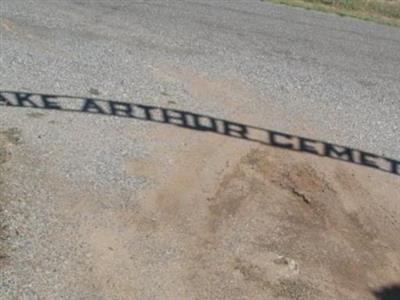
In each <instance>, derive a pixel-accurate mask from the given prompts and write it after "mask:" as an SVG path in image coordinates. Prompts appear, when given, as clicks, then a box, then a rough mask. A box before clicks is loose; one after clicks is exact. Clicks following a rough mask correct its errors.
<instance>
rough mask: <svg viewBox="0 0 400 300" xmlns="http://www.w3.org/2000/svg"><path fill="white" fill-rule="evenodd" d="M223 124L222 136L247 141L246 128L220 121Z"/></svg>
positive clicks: (241, 125)
mask: <svg viewBox="0 0 400 300" xmlns="http://www.w3.org/2000/svg"><path fill="white" fill-rule="evenodd" d="M222 122H223V124H224V134H225V135H229V136H233V137H239V138H242V139H247V126H246V125H243V124H239V123H232V122H229V121H225V120H223V121H222Z"/></svg>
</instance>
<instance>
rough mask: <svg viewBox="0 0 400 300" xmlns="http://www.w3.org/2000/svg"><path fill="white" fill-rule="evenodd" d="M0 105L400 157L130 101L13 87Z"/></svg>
mask: <svg viewBox="0 0 400 300" xmlns="http://www.w3.org/2000/svg"><path fill="white" fill-rule="evenodd" d="M71 100H74V101H71ZM0 106H6V107H25V108H33V109H44V110H58V111H66V112H80V113H88V114H99V115H108V116H116V117H123V118H132V119H137V120H142V121H150V122H155V123H162V124H168V125H174V126H178V127H183V128H187V129H192V130H196V131H203V132H212V133H216V134H221V135H225V136H229V137H233V138H238V139H243V140H247V141H252V142H257V143H260V144H263V145H268V146H272V147H278V148H281V149H286V150H292V151H297V152H302V153H307V154H313V155H317V156H321V157H328V158H331V159H336V160H341V161H344V162H348V163H353V164H358V165H362V166H365V167H370V168H374V169H377V170H380V171H384V172H388V173H392V174H395V175H400V161H398V160H395V159H392V158H388V157H384V156H380V155H377V154H373V153H369V152H365V151H362V150H358V149H354V148H350V147H346V146H342V145H337V144H333V143H329V142H325V141H321V140H315V139H311V138H307V137H302V136H297V135H293V134H289V133H284V132H279V131H275V130H270V129H265V128H260V127H256V126H251V125H247V124H242V123H237V122H233V121H228V120H224V119H218V118H214V117H211V116H208V115H202V114H197V113H193V112H189V111H183V110H177V109H171V108H164V107H158V106H148V105H143V104H137V103H132V102H121V101H113V100H104V99H94V98H85V97H74V96H66V95H52V94H40V93H29V92H16V91H0Z"/></svg>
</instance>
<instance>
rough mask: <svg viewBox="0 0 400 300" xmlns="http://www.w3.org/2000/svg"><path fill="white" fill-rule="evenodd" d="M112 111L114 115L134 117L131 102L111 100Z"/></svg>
mask: <svg viewBox="0 0 400 300" xmlns="http://www.w3.org/2000/svg"><path fill="white" fill-rule="evenodd" d="M108 104H109V106H110V111H111V114H112V115H113V116H120V117H130V118H133V117H134V116H133V109H132V105H131V104H130V103H125V102H117V101H109V102H108Z"/></svg>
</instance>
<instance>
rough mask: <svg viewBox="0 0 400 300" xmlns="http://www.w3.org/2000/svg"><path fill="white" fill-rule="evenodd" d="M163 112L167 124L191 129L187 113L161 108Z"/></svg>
mask: <svg viewBox="0 0 400 300" xmlns="http://www.w3.org/2000/svg"><path fill="white" fill-rule="evenodd" d="M161 112H162V116H163V120H164V122H165V123H169V124H175V125H179V126H183V127H189V126H188V120H187V116H186V113H185V112H183V111H179V110H172V109H166V108H161Z"/></svg>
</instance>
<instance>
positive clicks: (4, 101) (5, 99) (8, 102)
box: [0, 93, 12, 106]
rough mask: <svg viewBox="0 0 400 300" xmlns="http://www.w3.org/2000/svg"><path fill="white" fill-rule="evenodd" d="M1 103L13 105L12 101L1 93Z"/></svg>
mask: <svg viewBox="0 0 400 300" xmlns="http://www.w3.org/2000/svg"><path fill="white" fill-rule="evenodd" d="M0 105H6V106H9V105H11V106H12V103H11V102H10V101H9V100H8V99H7V98H6V97H4V96H3V95H2V94H1V93H0Z"/></svg>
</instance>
